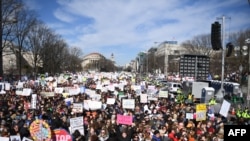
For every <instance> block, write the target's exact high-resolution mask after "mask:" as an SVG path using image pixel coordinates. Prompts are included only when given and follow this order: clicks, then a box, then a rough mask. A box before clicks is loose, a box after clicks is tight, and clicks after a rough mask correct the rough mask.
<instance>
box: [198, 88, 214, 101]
mask: <svg viewBox="0 0 250 141" xmlns="http://www.w3.org/2000/svg"><path fill="white" fill-rule="evenodd" d="M214 91H215V90H214V88H212V87H204V88H203V89H202V91H201V101H200V102H201V103H208V102H209V100H210V99H211V98H212V97H213V96H214Z"/></svg>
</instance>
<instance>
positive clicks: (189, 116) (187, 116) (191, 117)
mask: <svg viewBox="0 0 250 141" xmlns="http://www.w3.org/2000/svg"><path fill="white" fill-rule="evenodd" d="M186 119H194V114H193V113H186Z"/></svg>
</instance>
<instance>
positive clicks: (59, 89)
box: [54, 88, 63, 94]
mask: <svg viewBox="0 0 250 141" xmlns="http://www.w3.org/2000/svg"><path fill="white" fill-rule="evenodd" d="M54 92H55V93H57V94H62V93H63V88H55V91H54Z"/></svg>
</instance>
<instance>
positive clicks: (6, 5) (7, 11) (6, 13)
mask: <svg viewBox="0 0 250 141" xmlns="http://www.w3.org/2000/svg"><path fill="white" fill-rule="evenodd" d="M18 8H19V3H18V2H17V1H16V0H0V16H1V18H0V20H1V21H0V23H1V26H0V27H1V29H0V31H1V33H0V34H1V39H0V40H1V42H0V76H1V77H2V76H3V50H4V48H6V47H12V44H11V43H12V40H13V34H12V33H13V32H12V30H13V26H14V25H15V24H16V21H17V20H16V10H17V9H18ZM10 53H12V52H7V53H6V52H5V55H9V54H10Z"/></svg>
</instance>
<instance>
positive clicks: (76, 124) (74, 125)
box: [70, 116, 84, 135]
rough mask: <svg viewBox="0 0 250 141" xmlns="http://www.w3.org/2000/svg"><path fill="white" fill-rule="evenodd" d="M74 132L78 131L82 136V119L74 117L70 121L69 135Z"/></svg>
mask: <svg viewBox="0 0 250 141" xmlns="http://www.w3.org/2000/svg"><path fill="white" fill-rule="evenodd" d="M75 130H79V132H80V133H81V134H82V135H84V127H83V117H82V116H81V117H75V118H71V119H70V133H71V134H73V133H74V132H75Z"/></svg>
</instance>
